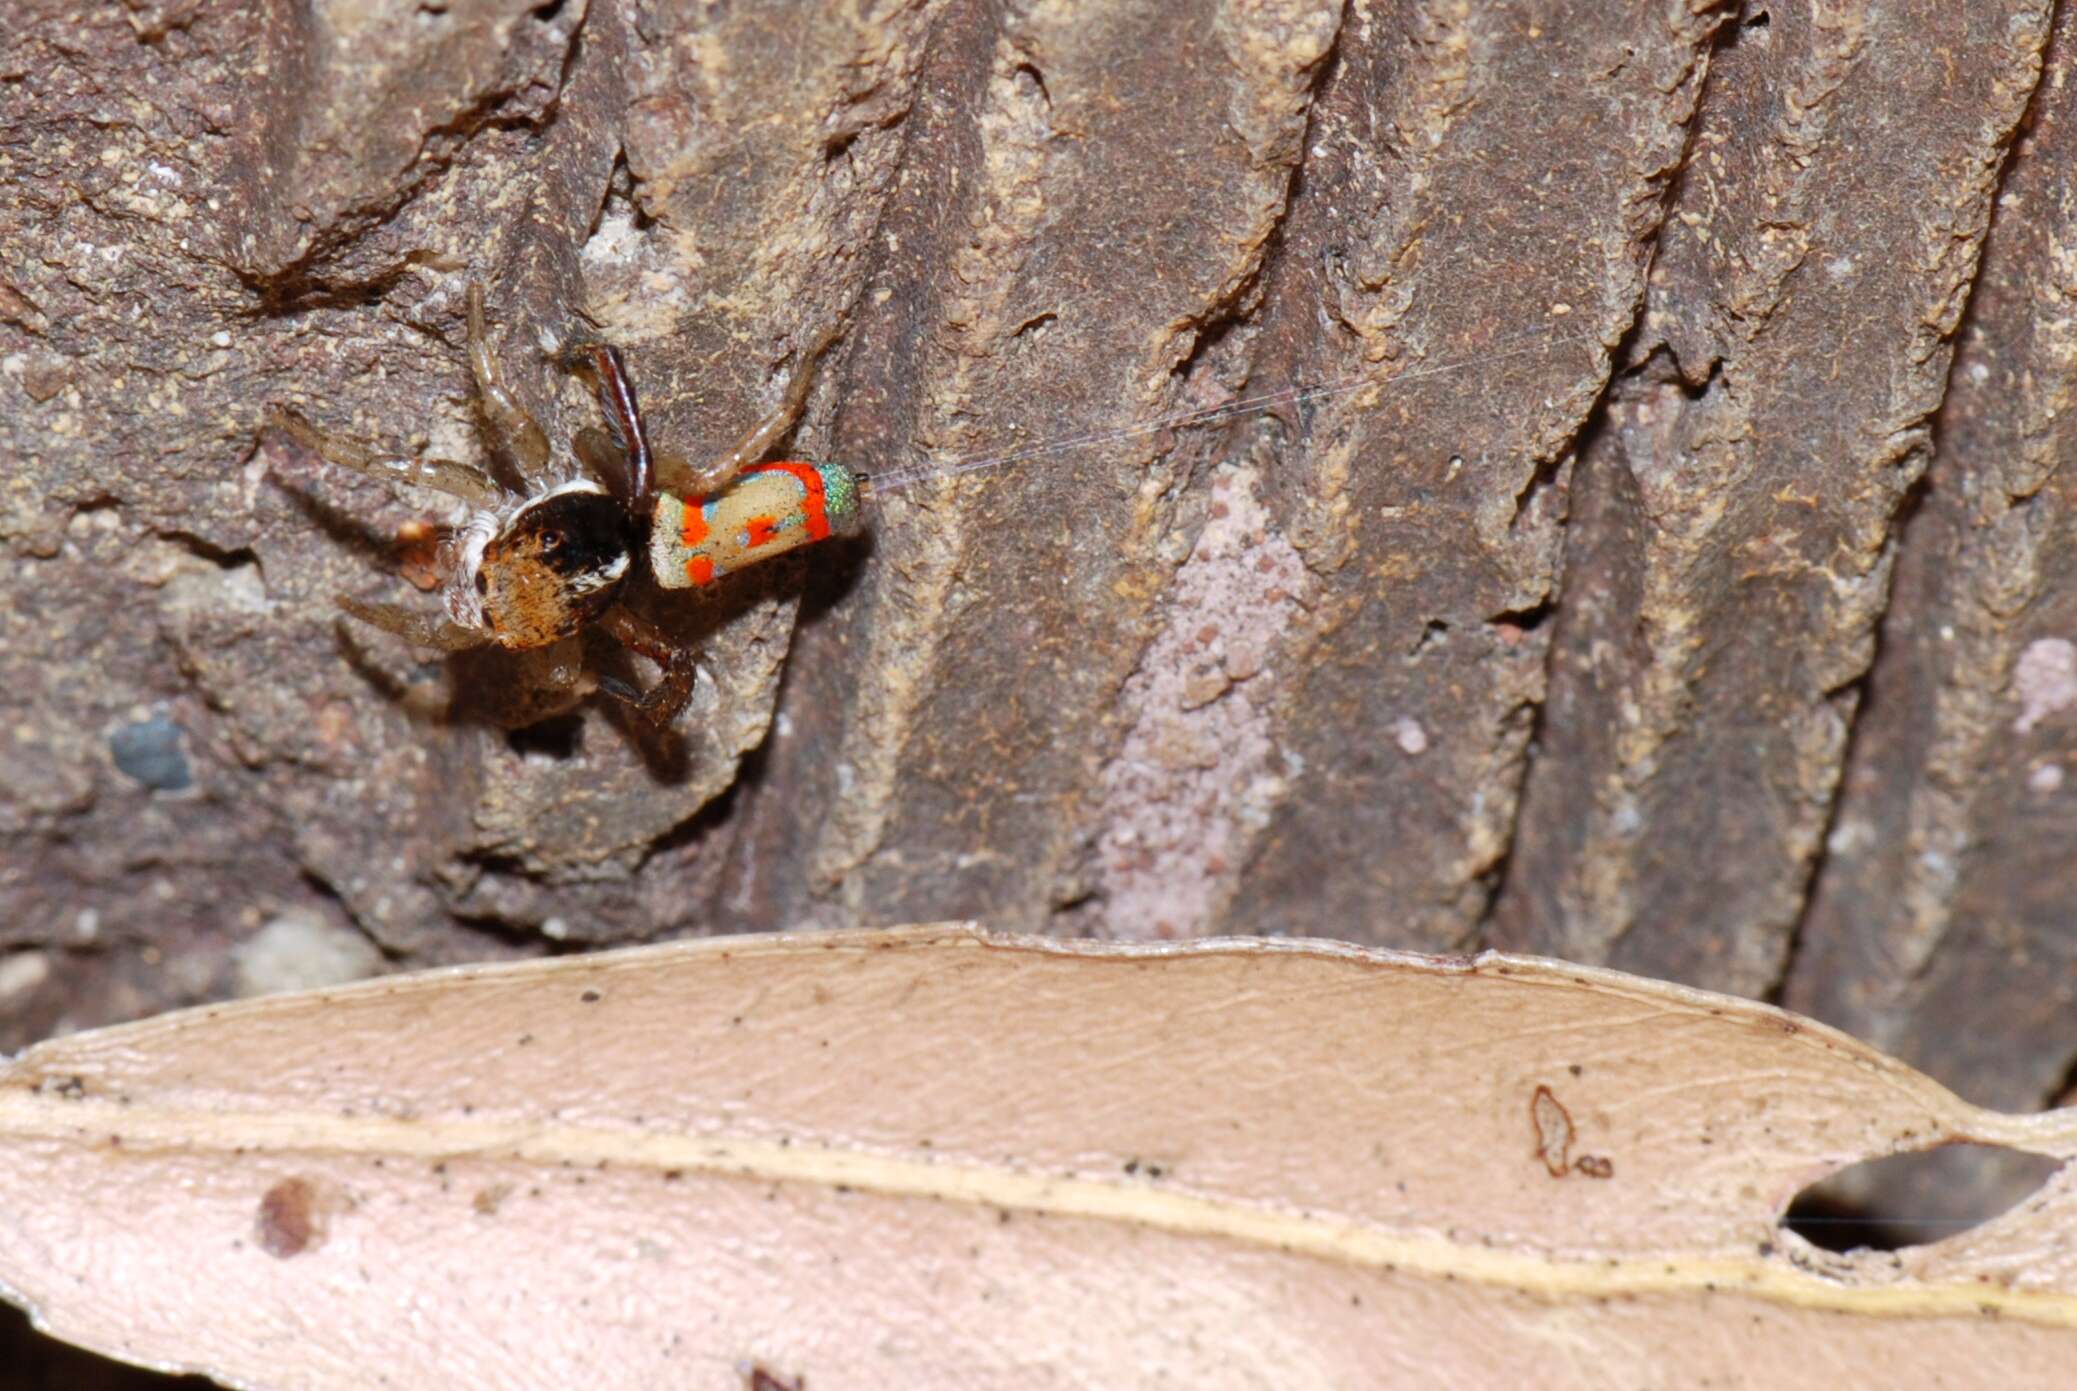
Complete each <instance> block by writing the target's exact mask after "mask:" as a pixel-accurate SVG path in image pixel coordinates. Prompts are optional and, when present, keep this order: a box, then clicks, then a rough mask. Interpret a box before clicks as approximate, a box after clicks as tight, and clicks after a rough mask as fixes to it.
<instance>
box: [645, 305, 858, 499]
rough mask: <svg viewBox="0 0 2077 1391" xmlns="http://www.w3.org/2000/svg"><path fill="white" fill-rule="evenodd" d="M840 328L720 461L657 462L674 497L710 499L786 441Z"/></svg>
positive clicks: (661, 458) (673, 458) (817, 346)
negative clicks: (777, 402) (778, 444)
mask: <svg viewBox="0 0 2077 1391" xmlns="http://www.w3.org/2000/svg"><path fill="white" fill-rule="evenodd" d="M837 329H838V325H836V324H834V323H832V324H830V325H829V326H828V327H827V328H825V329H823V330H822V333H821V335H820V336H819V337H817V338H816V340H815V342H814V343H813V344H812V345H811V346H810V347H809V348H808V349H807V350H806V351H805V352H803V353H802V354H801V355H800V366H799V367H798V368H796V369H795V370H794V373H793V380H792V381H790V382H788V383H787V384H786V396H785V399H783V400H781V401H780V402H779V404H778V405H777V406H775V407H773V408H772V410H771V411H770V413H768V414H767V415H766V416H765V417H764V418H763V419H762V420H760V421H758V422H757V423H756V424H755V425H752V426H751V427H750V428H749V429H748V430H745V431H744V432H743V435H742V438H740V439H738V440H737V441H736V442H735V444H733V445H732V446H730V447H729V449H728V451H727V452H726V453H724V454H722V455H721V456H720V457H719V458H716V459H713V460H711V461H710V462H708V463H706V464H702V465H698V466H695V465H693V464H692V463H690V462H689V461H687V460H685V459H681V458H679V457H678V456H677V455H675V454H659V455H658V456H657V458H656V474H657V480H658V482H659V483H661V484H662V486H664V487H665V488H668V489H669V490H670V491H671V492H673V493H678V494H681V495H683V496H685V497H707V496H709V495H710V494H713V493H718V492H720V491H721V490H722V489H723V488H726V487H727V486H728V485H729V484H730V483H733V482H734V481H735V478H736V475H737V474H739V473H741V472H742V471H743V470H744V469H746V468H748V467H750V465H752V464H754V463H756V462H757V461H758V460H760V459H762V458H763V457H764V456H765V455H767V454H769V453H771V452H772V446H774V445H776V444H777V443H778V442H779V441H780V440H782V439H784V438H785V437H786V432H787V431H788V430H791V429H792V428H793V427H794V425H795V423H796V422H798V421H799V420H800V418H801V411H802V410H803V409H805V408H806V407H807V404H808V391H809V389H810V388H811V387H813V386H814V385H815V364H816V362H817V361H818V360H819V359H820V358H821V356H822V354H823V352H824V351H825V350H827V349H828V347H829V345H830V344H832V343H834V342H836V341H837Z"/></svg>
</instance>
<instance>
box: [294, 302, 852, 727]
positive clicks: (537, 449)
mask: <svg viewBox="0 0 2077 1391" xmlns="http://www.w3.org/2000/svg"><path fill="white" fill-rule="evenodd" d="M468 320H469V364H470V367H471V369H472V371H473V373H474V375H475V378H476V389H477V393H478V396H479V398H480V401H481V405H482V409H483V421H484V424H485V426H486V427H487V433H488V434H489V436H490V438H491V443H492V445H493V447H494V448H495V449H496V450H498V451H499V452H501V453H503V454H504V455H505V456H506V457H507V458H508V459H509V460H510V461H511V463H512V464H513V465H514V466H515V468H516V469H517V471H518V472H519V474H520V475H521V476H522V477H523V478H524V479H525V480H526V487H525V489H524V491H518V492H515V491H514V490H512V489H509V488H506V487H504V486H503V485H501V484H500V483H498V482H497V481H496V480H495V479H493V478H492V476H491V475H490V474H489V473H488V472H486V471H485V470H483V469H481V468H478V467H476V466H474V465H470V464H462V463H456V462H453V461H451V460H444V459H413V458H394V457H392V458H384V457H382V456H380V455H377V454H376V453H375V452H373V451H372V450H368V449H364V448H362V447H361V446H359V445H355V444H351V443H348V442H346V441H344V440H340V439H337V438H335V437H333V436H330V435H327V434H324V433H323V432H321V431H319V430H317V429H315V428H313V427H312V426H311V425H310V424H308V423H307V422H306V421H304V420H303V419H302V418H301V417H299V416H297V415H295V414H293V413H291V412H288V411H277V412H276V414H275V417H274V420H275V423H276V424H278V425H279V426H280V427H281V428H282V429H284V430H285V431H287V432H288V433H289V434H290V435H291V436H293V437H294V438H296V439H297V440H299V441H301V442H302V443H303V444H305V445H307V446H308V447H310V448H312V449H314V450H316V451H317V452H318V453H319V454H321V455H322V456H323V457H324V458H325V459H326V460H327V461H328V462H330V463H334V464H338V465H340V466H342V467H345V468H350V469H353V470H355V471H356V472H359V473H363V474H368V475H370V476H373V477H377V478H386V479H389V480H391V481H393V482H403V483H415V484H418V485H420V486H422V487H429V488H433V489H436V490H438V491H440V492H443V493H446V494H447V495H449V496H450V497H453V498H456V499H459V500H460V501H461V502H463V503H464V504H466V505H467V509H468V510H467V514H466V516H464V517H463V518H462V519H460V520H459V521H458V522H457V523H456V524H455V525H454V527H453V529H452V531H451V534H450V535H449V537H448V539H447V540H446V541H445V542H444V543H443V544H442V545H441V548H440V555H441V565H442V569H443V572H444V573H443V576H442V584H441V597H442V601H443V604H442V606H443V608H444V610H445V613H444V615H435V614H431V613H425V612H419V611H414V610H411V609H407V608H403V607H401V606H399V605H395V604H373V603H368V602H366V601H363V600H360V599H355V598H352V597H351V596H346V595H342V596H340V599H339V603H340V606H341V607H342V608H344V609H345V610H346V611H347V612H348V613H351V614H352V615H353V616H354V617H356V618H359V619H361V620H362V621H363V622H366V623H370V624H373V625H374V626H376V627H378V628H382V629H384V630H385V631H387V632H391V633H395V634H396V635H397V636H399V637H402V638H405V639H407V640H408V641H411V642H414V643H418V644H420V645H421V646H426V647H436V648H440V649H442V650H444V651H450V652H454V651H462V650H466V649H468V648H472V647H481V646H484V645H486V644H494V645H496V646H499V647H503V648H506V649H509V650H513V651H527V650H532V649H538V648H543V647H547V646H549V645H550V644H553V643H556V642H560V641H562V640H563V639H565V638H568V637H571V636H573V635H574V634H576V633H579V632H582V631H583V630H585V629H586V628H589V627H592V626H594V625H595V626H597V627H599V628H602V629H604V630H605V631H606V632H608V633H610V634H611V635H612V636H613V637H615V638H616V639H618V640H619V641H620V643H621V644H622V645H623V646H625V647H627V648H629V649H630V650H632V651H634V652H635V653H637V654H639V655H640V656H642V657H645V658H647V659H648V660H650V661H652V662H655V663H656V664H657V666H658V667H659V668H661V671H662V676H661V679H660V680H659V681H658V682H657V684H656V685H655V686H654V687H652V688H651V689H650V690H648V691H647V692H637V691H635V690H633V689H632V688H630V687H628V686H626V685H625V684H623V683H621V682H618V681H615V680H613V679H612V678H610V677H602V678H600V679H599V683H598V684H599V685H600V686H601V687H602V688H603V689H604V690H605V691H606V692H607V693H608V694H609V695H612V696H614V697H615V698H617V699H620V700H623V701H626V702H627V703H629V704H631V705H633V706H634V707H635V708H636V709H637V710H638V711H639V712H640V713H642V714H644V715H646V716H648V717H649V718H650V719H652V720H654V721H656V722H657V723H659V724H668V723H669V722H670V721H671V720H673V719H675V718H676V716H677V715H678V712H679V711H681V710H682V709H683V708H684V706H685V702H686V701H687V700H688V699H689V698H690V697H691V694H692V687H693V678H694V674H695V671H696V668H695V666H694V663H693V657H692V654H691V653H689V652H686V651H683V650H681V649H679V648H677V647H674V646H673V645H672V644H671V643H670V642H669V641H668V640H667V639H666V638H665V637H664V636H663V634H662V633H660V632H659V631H658V630H657V629H656V628H655V626H654V625H652V624H650V623H649V622H648V621H647V620H645V619H643V618H641V617H640V616H638V615H637V614H635V613H634V612H633V611H631V610H630V609H628V608H627V607H626V606H625V605H623V604H621V603H620V602H619V601H620V599H621V598H622V597H623V596H624V592H625V589H626V586H627V582H628V581H629V579H630V578H631V577H632V576H633V574H634V572H635V571H636V570H637V569H639V568H642V567H643V564H644V561H645V560H646V558H647V557H648V555H649V553H650V552H651V551H653V550H655V549H656V543H655V538H654V533H655V529H656V526H657V524H658V523H657V511H658V509H657V500H658V497H659V492H658V490H659V489H662V490H666V491H667V492H668V493H669V494H670V495H671V496H672V501H673V504H674V505H675V506H677V507H678V512H674V513H673V514H672V516H673V517H674V518H675V517H677V516H678V515H679V513H682V512H684V511H685V510H686V508H685V504H684V500H690V502H691V504H692V511H693V512H694V513H696V514H698V515H701V516H704V515H706V513H705V512H702V511H701V505H702V503H703V502H704V503H705V504H706V505H707V507H708V510H709V511H711V510H712V507H713V505H714V504H716V503H717V502H718V501H720V500H725V499H726V498H728V497H729V496H730V495H731V494H732V485H734V483H735V481H736V478H737V476H738V475H739V474H741V473H743V472H744V471H745V469H746V468H748V467H749V466H751V465H754V464H756V463H757V461H758V460H759V459H761V458H763V457H764V455H765V454H766V453H767V452H769V451H770V450H771V448H772V446H773V445H775V444H777V443H778V442H779V440H780V439H781V438H783V437H784V436H785V434H786V433H787V431H789V430H791V429H792V428H793V424H794V422H795V421H796V420H798V419H799V417H800V413H801V410H802V408H803V407H804V406H805V405H806V403H807V396H808V386H809V384H810V381H811V379H812V369H813V366H814V361H815V358H816V357H817V356H818V355H819V354H820V353H821V352H822V350H823V349H824V348H825V347H827V346H828V345H829V343H830V342H831V340H832V338H833V337H834V334H833V332H832V333H829V334H825V335H824V336H823V337H822V338H821V339H820V340H818V341H817V342H816V343H815V344H814V345H813V347H811V348H810V349H809V350H808V351H807V352H806V353H805V354H803V357H802V361H801V364H800V367H799V368H798V369H797V370H796V371H795V373H794V378H793V380H792V382H790V383H789V384H788V386H787V391H786V396H785V398H784V400H783V401H781V403H780V404H779V406H778V407H777V408H776V409H775V410H773V411H771V412H770V413H769V414H767V415H766V416H765V417H764V418H763V419H761V420H760V421H758V422H757V424H756V425H754V426H752V427H751V428H750V429H749V430H748V431H747V432H745V434H744V435H743V436H742V438H741V439H739V440H738V441H737V442H736V444H735V446H734V447H733V448H731V449H730V450H729V451H728V452H727V453H725V454H723V455H722V456H721V457H720V458H718V459H716V460H714V461H713V462H711V463H708V464H706V465H704V466H700V467H694V466H692V465H690V464H688V463H686V462H685V461H684V460H682V459H679V458H676V457H674V456H672V455H668V454H660V453H652V451H651V450H650V447H649V441H648V437H647V434H646V432H645V430H644V427H643V424H642V415H641V411H640V408H639V407H638V406H637V404H636V401H635V392H634V387H633V385H632V383H630V382H629V380H628V378H627V374H626V372H625V371H624V370H623V368H622V366H621V362H620V355H619V354H618V353H617V352H616V351H614V350H613V349H612V348H610V347H607V346H605V345H603V344H598V343H583V344H579V345H576V346H574V347H569V348H566V349H564V350H563V351H562V352H561V353H560V354H559V357H558V360H559V361H560V362H561V363H562V364H563V365H564V366H566V367H569V368H572V369H575V370H578V371H582V372H585V373H587V374H588V375H590V376H591V377H592V379H593V381H594V384H595V385H596V387H597V390H598V397H599V403H600V406H601V407H602V408H603V409H604V411H605V414H606V418H607V421H608V423H609V424H610V425H611V427H612V433H611V434H610V435H608V434H606V433H604V432H602V431H599V430H596V429H590V428H587V429H584V430H580V431H579V432H578V434H577V437H576V439H575V440H574V441H572V446H571V454H572V456H573V457H572V458H571V459H569V460H565V461H563V462H562V464H561V466H560V467H557V461H556V460H555V459H554V456H553V450H552V448H551V446H550V444H549V441H548V436H547V434H546V433H545V432H544V431H543V430H542V429H541V427H540V426H539V425H538V424H536V423H535V421H534V419H533V417H532V416H530V415H529V414H527V412H526V410H525V408H524V407H522V406H521V405H520V404H519V401H518V398H517V397H515V396H514V395H513V394H512V393H511V391H509V390H508V389H507V388H506V386H505V384H504V382H503V379H502V377H501V376H500V374H499V371H498V366H497V361H496V359H495V358H494V357H493V356H492V354H491V350H490V342H489V335H488V332H487V330H486V328H485V325H484V316H483V295H482V291H481V289H480V288H479V287H478V286H476V285H473V284H472V285H470V286H469V289H468ZM794 467H797V468H809V467H810V466H807V465H800V466H794ZM824 471H825V472H827V473H828V474H829V475H830V476H831V477H836V478H839V479H840V480H851V475H849V474H848V473H847V472H845V471H843V470H839V469H835V468H834V466H825V469H824ZM820 476H821V475H820V474H818V475H817V477H818V478H819V477H820ZM755 481H756V482H757V483H758V486H759V488H760V489H761V490H763V491H769V489H770V487H771V485H770V483H769V481H768V480H763V479H759V480H755ZM763 491H760V493H759V498H760V499H762V496H763ZM841 491H842V493H843V496H844V497H845V498H847V499H850V498H852V497H853V491H854V490H853V487H852V482H850V481H844V482H843V483H842V489H841ZM820 497H821V494H820V493H817V494H816V507H811V508H808V509H807V510H806V511H802V509H801V507H800V506H799V505H795V506H794V507H793V510H794V511H802V517H803V518H806V517H807V512H816V518H819V519H820V520H819V521H817V520H815V519H808V521H809V522H811V523H812V524H809V525H808V530H807V531H798V528H797V527H794V526H792V524H791V520H792V519H791V514H790V513H787V514H784V515H773V516H766V515H764V513H765V512H768V511H771V510H772V509H771V507H770V506H769V505H767V504H766V503H764V502H763V501H761V500H759V501H757V502H755V503H752V504H750V505H749V507H748V510H749V511H755V512H758V514H759V515H758V516H756V517H755V518H752V519H751V521H752V522H754V523H755V525H749V526H748V529H747V530H746V531H745V533H744V535H743V536H742V537H741V538H734V539H731V538H722V543H707V544H706V549H705V550H704V551H702V552H701V554H702V555H703V556H704V555H706V554H707V553H708V552H712V554H713V555H714V556H717V557H719V565H720V567H721V569H722V570H725V569H727V568H733V567H736V566H740V565H741V564H744V563H749V562H750V561H751V560H754V559H762V558H763V557H764V556H765V555H767V554H775V553H777V552H778V551H780V550H784V549H787V548H788V547H789V546H791V545H795V544H799V542H800V541H801V540H802V539H812V538H817V537H820V536H824V535H829V534H831V531H830V526H829V524H828V520H827V519H826V518H822V517H821V512H819V511H817V510H816V509H817V508H819V507H820ZM846 505H847V506H849V505H850V504H849V503H847V504H846ZM725 510H726V509H725V508H724V511H725ZM736 510H739V511H740V510H745V508H744V507H740V506H739V507H737V508H736ZM825 510H826V509H825ZM849 515H850V513H849V512H846V513H844V516H845V517H848V516H849ZM803 524H808V523H803ZM672 525H673V526H676V527H677V528H678V531H677V532H676V533H674V534H683V536H684V542H683V543H684V544H686V545H693V544H695V542H694V541H693V539H692V538H691V537H690V536H689V533H688V532H687V525H686V524H682V523H678V522H673V523H672ZM797 531H798V534H796V532H797ZM737 541H739V542H740V544H737V543H736V542H737ZM738 552H741V555H740V557H738ZM672 554H673V557H674V560H675V552H674V553H672ZM687 568H688V567H687V566H679V567H678V568H677V569H674V570H673V572H672V574H671V575H670V576H669V578H668V579H666V580H665V581H664V582H665V583H666V584H667V585H683V584H685V583H688V579H687V577H686V575H681V574H680V573H679V572H678V571H679V569H687ZM693 570H698V567H697V566H692V567H690V570H688V573H691V571H693ZM699 573H700V574H702V575H706V576H709V577H711V575H712V574H714V573H719V571H718V570H717V569H716V566H715V563H714V562H712V561H709V562H706V565H705V569H704V570H703V571H699ZM700 582H705V581H704V579H701V580H700ZM572 679H574V675H573V678H572Z"/></svg>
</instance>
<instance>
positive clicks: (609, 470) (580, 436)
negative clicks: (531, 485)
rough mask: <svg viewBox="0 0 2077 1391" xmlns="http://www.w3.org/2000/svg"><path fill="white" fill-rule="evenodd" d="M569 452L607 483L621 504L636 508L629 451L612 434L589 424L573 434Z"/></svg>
mask: <svg viewBox="0 0 2077 1391" xmlns="http://www.w3.org/2000/svg"><path fill="white" fill-rule="evenodd" d="M570 452H572V453H573V454H575V455H576V456H577V462H578V463H580V464H582V465H584V467H585V470H586V472H588V473H590V474H591V476H592V477H593V478H596V479H597V480H598V481H599V482H601V483H603V484H605V485H606V491H607V492H609V493H611V494H612V495H613V496H614V497H616V498H618V499H620V502H621V505H622V506H624V507H627V508H630V509H632V508H633V507H634V505H635V501H634V499H635V485H634V479H633V478H631V477H630V476H629V472H628V460H627V454H626V452H625V451H623V450H622V449H621V447H620V446H619V444H617V443H616V442H615V441H614V439H613V437H612V436H611V435H609V434H607V433H606V432H605V431H604V430H601V429H599V428H598V427H597V426H595V425H586V426H584V427H583V428H582V429H580V430H578V431H577V433H576V434H575V435H574V436H572V437H571V439H570Z"/></svg>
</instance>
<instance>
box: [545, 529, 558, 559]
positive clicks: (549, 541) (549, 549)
mask: <svg viewBox="0 0 2077 1391" xmlns="http://www.w3.org/2000/svg"><path fill="white" fill-rule="evenodd" d="M562 548H563V534H562V533H561V532H560V531H544V532H542V533H541V551H542V554H544V555H554V554H555V553H556V552H557V551H559V550H561V549H562Z"/></svg>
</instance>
